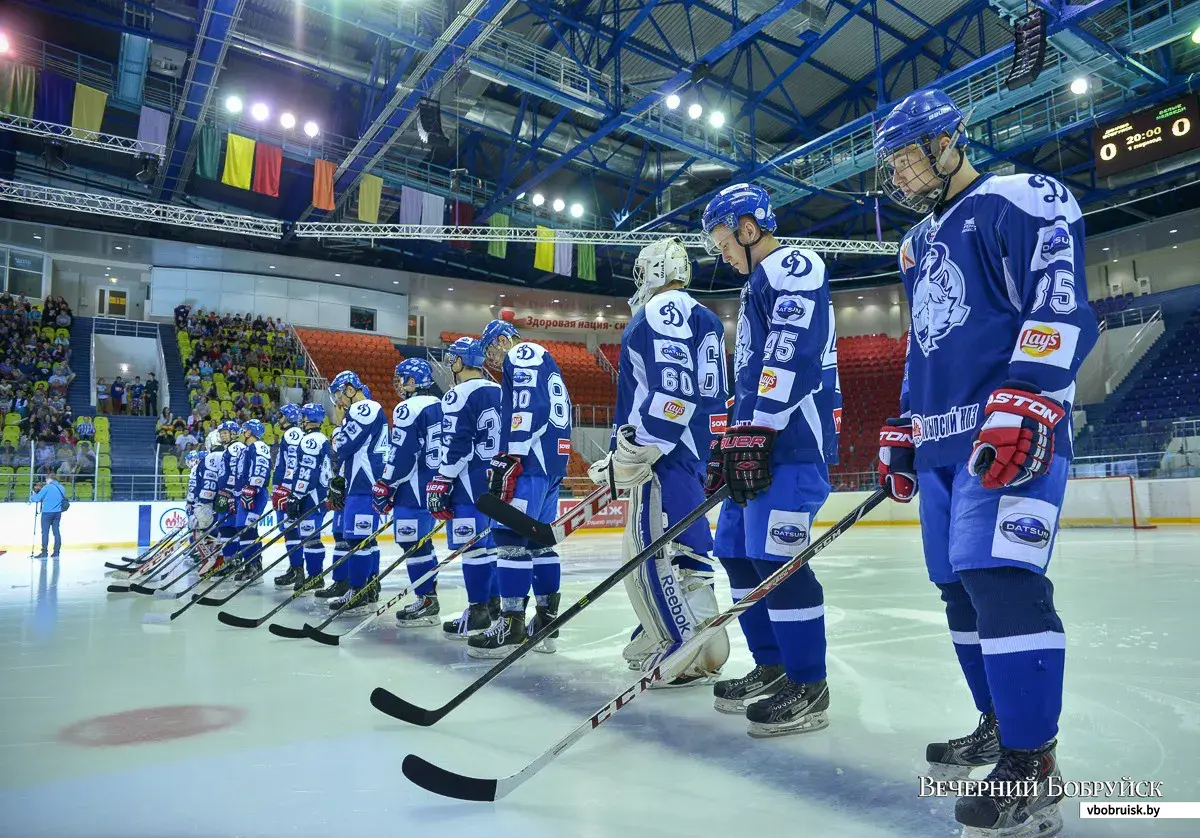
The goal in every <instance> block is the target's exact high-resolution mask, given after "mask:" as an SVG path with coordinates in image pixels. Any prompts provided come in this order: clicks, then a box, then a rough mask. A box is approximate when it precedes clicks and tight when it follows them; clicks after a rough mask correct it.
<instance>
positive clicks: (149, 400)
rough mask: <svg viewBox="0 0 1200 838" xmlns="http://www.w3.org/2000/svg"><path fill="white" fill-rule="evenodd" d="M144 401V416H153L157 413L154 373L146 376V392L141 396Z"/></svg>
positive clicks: (156, 388) (156, 386) (156, 391)
mask: <svg viewBox="0 0 1200 838" xmlns="http://www.w3.org/2000/svg"><path fill="white" fill-rule="evenodd" d="M143 398H144V399H145V401H146V411H145V415H146V416H153V415H154V414H156V413H158V379H157V378H155V377H154V373H148V374H147V375H146V392H145V393H144V394H143Z"/></svg>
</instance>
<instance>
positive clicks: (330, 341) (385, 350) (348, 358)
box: [296, 329, 404, 418]
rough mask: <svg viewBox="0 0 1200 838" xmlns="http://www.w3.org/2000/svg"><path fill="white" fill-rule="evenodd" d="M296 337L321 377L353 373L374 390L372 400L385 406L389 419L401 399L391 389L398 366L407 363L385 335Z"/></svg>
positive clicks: (304, 333) (314, 333)
mask: <svg viewBox="0 0 1200 838" xmlns="http://www.w3.org/2000/svg"><path fill="white" fill-rule="evenodd" d="M296 334H298V335H299V336H300V340H301V341H302V342H303V343H304V346H305V347H306V348H307V349H308V354H309V355H311V356H312V358H313V361H314V362H316V365H317V369H319V370H320V371H321V375H323V376H325V377H326V378H329V379H332V378H333V377H334V376H335V375H337V374H338V373H339V372H341V371H342V370H354V371H355V372H356V373H358V376H359V378H361V379H362V381H363V383H364V384H366V385H367V386H368V387H370V388H371V398H373V399H374V400H375V401H377V402H379V403H380V404H381V405H383V408H384V409H385V410H386V411H387V415H388V417H389V418H390V417H391V415H392V409H393V408H394V407H395V406H396V402H397V401H398V399H397V398H396V391H395V390H394V389H393V388H392V378H393V375H394V374H395V372H396V364H398V363H400V362H401V361H403V360H404V358H403V357H402V356H401V355H400V353H399V352H397V351H396V347H395V346H394V345H393V344H392V342H391V341H390V340H389V339H388V338H386V337H384V336H382V335H364V334H356V333H353V332H329V331H324V330H322V329H296Z"/></svg>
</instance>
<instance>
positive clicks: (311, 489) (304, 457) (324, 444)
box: [291, 431, 333, 506]
mask: <svg viewBox="0 0 1200 838" xmlns="http://www.w3.org/2000/svg"><path fill="white" fill-rule="evenodd" d="M332 477H333V463H332V450H331V448H330V445H329V440H328V439H327V438H326V436H325V434H323V433H321V432H320V431H310V432H308V433H306V434H305V435H304V436H303V437H301V438H300V444H299V445H298V446H296V479H295V481H294V482H293V483H292V486H291V489H292V491H293V492H294V493H295V494H297V495H299V496H300V497H301V498H305V497H307V498H309V499H310V500H312V502H313V504H314V505H316V506H319V505H321V504H322V503H324V502H325V497H326V496H327V495H328V494H329V481H330V479H331V478H332Z"/></svg>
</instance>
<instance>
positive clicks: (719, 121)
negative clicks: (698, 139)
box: [708, 111, 725, 128]
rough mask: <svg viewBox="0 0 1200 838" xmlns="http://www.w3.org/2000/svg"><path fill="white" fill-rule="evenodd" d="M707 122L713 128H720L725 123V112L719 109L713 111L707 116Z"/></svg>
mask: <svg viewBox="0 0 1200 838" xmlns="http://www.w3.org/2000/svg"><path fill="white" fill-rule="evenodd" d="M708 124H709V125H711V126H712V127H713V128H720V127H721V126H722V125H724V124H725V114H723V113H721V112H720V111H713V112H712V113H711V114H709V116H708Z"/></svg>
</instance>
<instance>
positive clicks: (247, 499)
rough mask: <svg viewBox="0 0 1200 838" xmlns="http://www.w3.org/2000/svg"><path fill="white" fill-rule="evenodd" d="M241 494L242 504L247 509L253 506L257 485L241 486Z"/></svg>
mask: <svg viewBox="0 0 1200 838" xmlns="http://www.w3.org/2000/svg"><path fill="white" fill-rule="evenodd" d="M241 495H242V506H244V507H246V508H247V509H250V508H251V507H252V506H254V500H255V498H257V497H258V487H257V486H243V487H242V492H241Z"/></svg>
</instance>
